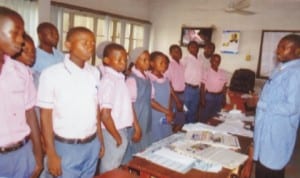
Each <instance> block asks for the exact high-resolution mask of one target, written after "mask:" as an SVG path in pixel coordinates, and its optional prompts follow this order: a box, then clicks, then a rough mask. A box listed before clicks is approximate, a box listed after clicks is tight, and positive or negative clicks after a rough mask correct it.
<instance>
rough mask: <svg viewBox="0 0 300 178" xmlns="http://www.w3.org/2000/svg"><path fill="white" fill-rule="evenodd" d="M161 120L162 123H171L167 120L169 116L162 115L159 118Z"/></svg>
mask: <svg viewBox="0 0 300 178" xmlns="http://www.w3.org/2000/svg"><path fill="white" fill-rule="evenodd" d="M159 122H160V124H162V125H166V124H169V123H168V120H167V118H166V117H165V116H163V117H161V118H160V119H159Z"/></svg>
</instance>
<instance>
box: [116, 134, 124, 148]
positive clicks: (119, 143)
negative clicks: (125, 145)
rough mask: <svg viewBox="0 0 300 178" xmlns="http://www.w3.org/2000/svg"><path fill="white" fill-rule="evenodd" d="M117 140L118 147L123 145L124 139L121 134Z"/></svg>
mask: <svg viewBox="0 0 300 178" xmlns="http://www.w3.org/2000/svg"><path fill="white" fill-rule="evenodd" d="M115 140H116V145H117V147H119V146H120V145H122V138H121V136H120V134H118V136H117V138H115Z"/></svg>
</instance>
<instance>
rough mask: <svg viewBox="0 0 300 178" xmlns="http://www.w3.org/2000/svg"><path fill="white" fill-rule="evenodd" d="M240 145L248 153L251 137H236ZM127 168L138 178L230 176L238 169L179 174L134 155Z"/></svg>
mask: <svg viewBox="0 0 300 178" xmlns="http://www.w3.org/2000/svg"><path fill="white" fill-rule="evenodd" d="M238 139H239V141H240V146H241V150H240V151H241V152H242V153H245V154H248V147H249V145H250V144H251V143H252V138H248V137H240V136H239V137H238ZM127 166H128V168H129V169H131V170H132V171H133V172H136V173H137V174H138V175H139V176H140V178H230V176H231V175H232V174H236V173H237V172H239V171H238V170H233V171H232V170H229V169H225V168H223V169H222V170H221V171H220V172H218V173H209V172H203V171H199V170H195V169H192V170H190V171H189V172H187V173H186V174H180V173H177V172H175V171H172V170H169V169H167V168H165V167H162V166H160V165H157V164H155V163H152V162H150V161H148V160H145V159H143V158H139V157H134V158H133V159H132V160H131V161H130V162H129V163H128V164H127Z"/></svg>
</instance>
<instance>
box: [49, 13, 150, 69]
mask: <svg viewBox="0 0 300 178" xmlns="http://www.w3.org/2000/svg"><path fill="white" fill-rule="evenodd" d="M60 9H61V10H62V13H61V14H62V17H61V19H62V25H61V28H62V29H59V31H60V32H61V37H62V38H61V40H60V43H61V44H60V45H59V46H62V49H63V51H64V52H66V51H67V49H66V48H65V47H64V45H63V42H64V41H65V39H66V34H67V32H68V30H69V29H70V28H72V27H76V26H84V27H86V28H88V29H90V30H91V31H93V32H94V34H95V37H96V45H98V44H99V43H101V42H103V41H112V42H115V43H118V44H121V45H123V46H124V48H125V49H126V50H127V51H130V50H131V49H133V48H135V47H141V46H144V44H147V43H148V41H147V42H146V41H145V39H149V37H145V36H146V35H147V36H149V35H150V34H149V33H148V34H146V33H145V32H146V31H147V32H148V31H149V30H145V28H148V27H149V26H148V25H146V23H142V22H138V21H134V20H130V19H126V18H120V17H114V16H111V15H109V14H98V13H90V11H89V12H86V11H84V10H74V9H70V8H60ZM53 23H56V24H57V22H53ZM58 27H59V26H58ZM144 47H145V48H147V47H148V46H144ZM99 62H100V60H99V59H98V58H97V57H96V56H95V55H94V56H93V57H92V59H91V60H90V63H91V64H93V65H95V64H98V63H99Z"/></svg>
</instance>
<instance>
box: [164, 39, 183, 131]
mask: <svg viewBox="0 0 300 178" xmlns="http://www.w3.org/2000/svg"><path fill="white" fill-rule="evenodd" d="M169 53H170V56H171V60H170V64H169V67H168V70H167V71H166V73H165V76H166V77H167V78H168V79H169V80H170V82H171V86H172V108H173V110H174V109H175V110H176V112H175V117H174V125H173V126H174V127H173V131H175V132H176V131H178V130H180V129H181V127H182V126H183V125H184V123H185V116H184V112H183V103H184V89H185V83H184V67H183V65H182V64H181V63H180V60H181V58H182V50H181V48H180V46H179V45H176V44H173V45H171V46H170V48H169Z"/></svg>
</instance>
